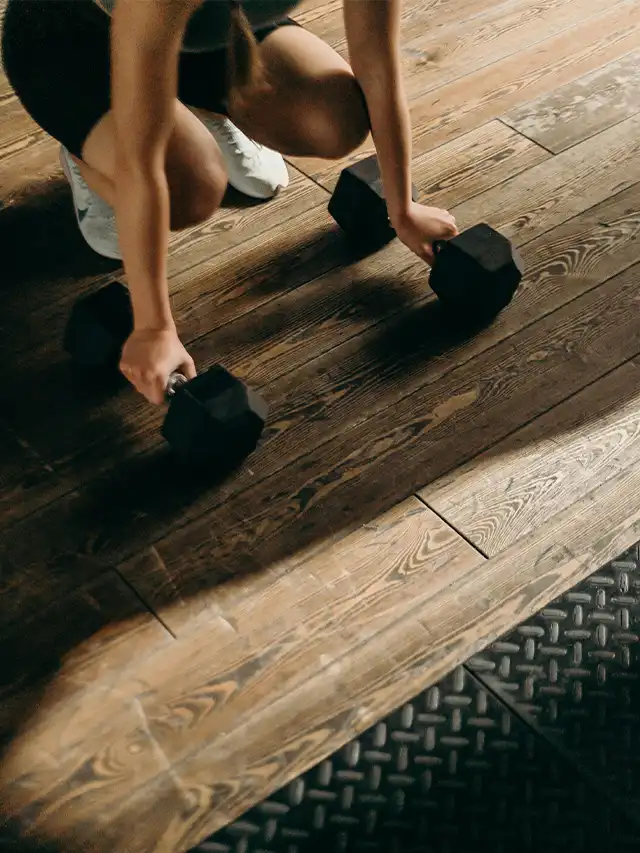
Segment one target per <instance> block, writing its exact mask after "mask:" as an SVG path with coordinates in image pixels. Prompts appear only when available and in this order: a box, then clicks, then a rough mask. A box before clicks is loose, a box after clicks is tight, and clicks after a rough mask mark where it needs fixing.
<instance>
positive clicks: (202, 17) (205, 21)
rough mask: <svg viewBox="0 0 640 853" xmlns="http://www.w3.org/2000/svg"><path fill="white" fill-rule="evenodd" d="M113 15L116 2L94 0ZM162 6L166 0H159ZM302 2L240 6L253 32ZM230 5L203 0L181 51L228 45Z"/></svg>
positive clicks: (247, 0) (254, 0) (252, 0)
mask: <svg viewBox="0 0 640 853" xmlns="http://www.w3.org/2000/svg"><path fill="white" fill-rule="evenodd" d="M145 1H146V0H145ZM92 2H95V3H97V4H98V5H99V6H101V7H102V8H103V9H104V10H105V11H106V12H107V13H109V14H111V12H113V9H114V7H115V5H116V2H117V0H92ZM157 2H159V3H162V2H163V0H157ZM299 2H300V0H241V3H240V5H241V6H242V9H243V11H244V13H245V15H246V16H247V18H248V19H249V23H250V24H251V26H252V27H253V28H254V29H258V28H260V27H264V26H270V25H272V24H277V23H278V21H281V20H282V19H283V18H286V17H287V15H289V14H290V13H291V11H292V10H293V9H294V8H295V7H296V6H297V5H298V3H299ZM230 12H231V3H230V2H229V0H204V2H203V3H202V5H201V6H199V7H198V9H196V11H195V12H194V13H193V15H192V16H191V19H190V21H189V24H188V25H187V29H186V32H185V35H184V39H183V43H182V49H183V50H184V51H186V52H188V53H197V52H199V51H206V50H214V49H215V48H219V47H224V46H225V45H226V44H227V40H228V34H229V22H230Z"/></svg>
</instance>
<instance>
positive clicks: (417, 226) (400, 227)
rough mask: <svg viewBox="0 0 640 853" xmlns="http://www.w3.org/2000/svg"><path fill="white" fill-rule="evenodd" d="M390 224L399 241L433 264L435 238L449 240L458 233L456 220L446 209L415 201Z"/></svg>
mask: <svg viewBox="0 0 640 853" xmlns="http://www.w3.org/2000/svg"><path fill="white" fill-rule="evenodd" d="M391 224H392V226H393V228H394V229H395V232H396V234H397V235H398V238H399V239H400V240H401V242H403V243H404V244H405V246H408V247H409V249H411V251H412V252H414V253H415V254H416V255H418V257H419V258H422V259H423V260H424V261H426V262H427V263H428V264H429V265H433V262H434V259H435V256H434V251H433V244H434V243H435V242H436V240H449V239H451V237H455V236H456V234H457V233H458V228H457V225H456V221H455V219H454V218H453V216H452V215H451V214H450V213H449V212H448V211H446V210H442V209H441V208H439V207H425V206H424V205H422V204H417V203H416V202H412V204H411V207H410V208H409V210H408V211H407V212H406V213H404V214H403V215H402V216H400V217H398V218H397V219H396V220H395V221H393V220H392V222H391Z"/></svg>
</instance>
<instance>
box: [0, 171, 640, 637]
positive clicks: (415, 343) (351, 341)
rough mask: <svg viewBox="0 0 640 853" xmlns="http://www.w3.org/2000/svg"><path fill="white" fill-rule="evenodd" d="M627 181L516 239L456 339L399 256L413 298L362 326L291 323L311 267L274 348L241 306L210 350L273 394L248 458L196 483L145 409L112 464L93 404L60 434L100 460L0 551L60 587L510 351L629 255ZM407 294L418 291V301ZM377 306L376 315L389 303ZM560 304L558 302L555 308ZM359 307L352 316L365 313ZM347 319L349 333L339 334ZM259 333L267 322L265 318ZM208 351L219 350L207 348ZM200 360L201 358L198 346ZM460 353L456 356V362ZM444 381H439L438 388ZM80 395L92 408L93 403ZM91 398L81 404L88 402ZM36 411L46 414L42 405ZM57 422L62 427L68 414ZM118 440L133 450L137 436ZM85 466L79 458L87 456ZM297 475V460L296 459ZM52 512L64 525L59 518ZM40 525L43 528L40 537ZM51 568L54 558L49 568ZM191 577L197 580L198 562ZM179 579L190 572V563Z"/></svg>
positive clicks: (176, 596) (633, 240)
mask: <svg viewBox="0 0 640 853" xmlns="http://www.w3.org/2000/svg"><path fill="white" fill-rule="evenodd" d="M639 192H640V187H634V188H632V189H630V190H628V191H626V192H624V193H621V194H620V195H619V196H618V197H616V198H615V199H612V200H611V201H609V202H607V203H605V204H603V205H599V206H597V207H595V208H593V209H592V210H590V211H588V212H586V213H584V214H581V215H580V216H579V217H577V218H576V219H575V220H574V221H572V222H569V223H567V224H566V225H564V226H562V228H558V229H555V230H554V232H553V233H552V234H548V235H545V236H544V237H541V238H538V239H537V240H535V241H533V242H531V243H529V244H528V245H527V246H526V247H524V249H523V253H524V259H525V263H526V268H527V275H526V277H525V280H524V281H523V283H522V287H521V290H520V291H519V293H518V295H517V298H516V300H515V301H514V303H513V306H512V308H511V309H510V310H509V311H506V312H504V313H503V315H502V316H501V317H500V318H499V319H498V320H497V321H496V323H495V324H494V325H493V326H491V327H490V328H488V329H486V330H485V331H483V332H482V333H481V334H479V335H477V336H475V337H473V338H472V339H470V340H467V341H463V342H461V341H460V340H459V339H456V336H455V334H454V333H452V332H450V331H448V329H447V327H446V326H445V327H443V326H442V324H440V323H439V322H438V315H437V314H435V315H433V314H432V313H431V309H432V307H433V306H432V305H431V302H432V299H431V297H430V296H429V295H428V294H425V293H424V290H423V282H422V278H421V276H422V273H419V272H414V275H413V276H409V275H408V274H406V278H405V277H404V275H405V274H403V275H401V274H400V273H401V270H402V268H401V267H400V265H399V264H396V266H395V267H394V269H395V270H397V272H398V275H397V278H398V280H399V281H400V284H401V285H402V283H403V282H406V284H407V286H408V287H409V286H410V287H411V288H412V289H414V291H415V299H416V304H415V306H414V307H413V308H412V307H410V306H408V307H407V308H406V309H405V310H404V311H401V312H399V313H397V314H395V315H393V316H390V317H384V318H383V319H381V321H380V323H378V325H373V326H371V328H370V329H369V330H368V331H365V329H363V328H362V327H360V328H359V329H358V328H356V329H355V330H353V329H350V327H349V324H348V322H346V321H348V320H349V315H347V316H346V318H344V317H343V314H342V313H341V310H340V309H339V306H335V304H334V308H333V309H332V310H335V311H336V315H335V317H336V319H335V321H332V320H331V316H332V314H331V313H330V312H329V313H328V314H324V315H321V316H324V319H323V320H321V319H320V317H319V315H318V313H317V310H318V309H317V308H315V307H314V309H313V313H312V314H310V321H309V323H308V324H306V323H304V322H303V317H304V313H305V306H306V310H309V306H315V305H317V304H319V305H322V304H324V300H325V299H326V298H327V288H326V286H325V285H324V280H323V279H319V280H318V281H317V282H315V283H310V284H308V285H306V286H305V287H304V288H301V289H300V291H299V292H298V293H297V297H296V302H294V303H288V302H283V303H282V304H281V305H280V306H279V309H278V311H277V312H275V316H283V317H285V318H286V320H287V324H288V326H287V328H290V329H291V337H290V338H288V337H285V338H283V339H280V341H279V342H278V343H277V346H278V347H279V348H280V353H278V352H276V353H275V354H273V355H272V356H270V357H269V358H265V357H264V353H266V352H269V351H271V350H273V348H274V346H275V345H274V344H269V342H268V339H267V340H265V338H264V335H263V334H262V331H263V329H264V324H265V320H264V319H263V318H260V320H259V322H258V324H257V325H256V326H254V325H253V324H252V320H251V315H250V314H249V315H246V319H245V320H244V321H242V322H238V323H237V324H231V325H230V326H229V327H228V329H229V333H228V335H224V336H223V337H222V338H221V340H222V341H226V343H225V344H224V347H223V345H222V344H221V350H222V353H223V354H224V353H225V352H226V353H228V354H229V357H228V361H229V362H230V365H231V367H232V369H234V370H237V371H238V372H239V373H240V375H247V376H248V377H249V378H250V379H251V381H252V382H254V383H255V384H257V385H258V386H260V387H261V388H262V389H263V391H264V392H265V393H266V394H267V396H268V398H269V400H270V402H271V404H272V407H273V408H272V416H271V420H270V424H269V427H268V430H267V434H266V437H265V441H264V444H263V447H262V449H261V452H260V456H259V457H255V458H251V459H250V460H247V464H246V465H245V466H244V467H243V469H242V470H241V471H240V472H239V473H238V475H237V477H236V478H235V479H234V480H233V481H231V482H228V483H227V484H226V488H225V489H222V490H221V489H219V488H218V489H216V488H214V487H210V488H205V487H204V486H203V485H202V484H198V483H195V484H194V483H191V482H189V480H188V479H187V480H185V479H183V478H181V477H180V476H179V475H178V473H177V472H176V471H175V470H174V469H173V468H172V467H171V466H170V465H169V464H168V460H167V458H166V455H165V454H164V453H161V452H160V451H159V448H158V447H157V442H158V438H157V435H155V434H152V433H151V432H150V429H149V427H147V429H148V430H149V431H148V432H145V424H144V421H138V420H132V421H128V423H129V429H130V430H131V431H132V439H131V440H132V443H135V444H137V443H138V442H140V443H142V442H143V441H144V440H145V439H148V440H149V441H151V440H153V439H154V438H155V440H156V445H155V449H154V450H152V452H151V453H150V454H143V455H142V456H140V457H139V459H138V460H137V461H134V460H131V461H129V462H124V461H121V462H120V463H119V464H118V465H115V464H112V463H113V459H114V458H115V456H116V453H117V448H118V447H119V444H118V435H117V428H118V427H117V424H116V423H114V422H113V420H111V421H109V419H108V408H104V409H103V414H102V415H101V417H100V418H96V420H95V422H94V427H93V428H94V430H95V435H98V434H99V433H100V432H101V433H102V442H101V443H97V444H96V443H95V442H96V439H93V441H94V447H95V449H94V450H93V451H92V450H91V447H89V449H83V450H81V445H82V442H81V441H80V439H79V438H77V439H76V440H75V441H72V442H70V445H69V446H70V450H69V452H70V453H71V452H75V453H76V454H80V453H81V452H84V453H86V458H87V460H89V459H90V457H91V455H93V456H94V458H95V463H91V464H94V465H95V466H96V467H97V466H98V465H99V464H101V463H102V464H103V465H104V464H105V462H106V463H108V465H109V468H108V471H107V472H106V473H105V475H104V476H102V477H100V478H99V479H97V480H96V481H95V482H94V483H93V484H92V485H91V486H90V487H88V486H87V487H85V489H84V490H83V491H82V492H77V493H73V494H72V495H70V496H69V497H68V498H66V499H65V500H64V501H62V502H58V503H57V504H56V505H54V506H52V507H50V508H49V509H48V510H47V511H44V512H42V513H40V514H38V515H37V516H36V517H35V518H34V523H32V524H30V525H28V526H27V527H25V526H23V525H18V526H17V528H16V530H15V532H13V533H12V535H11V536H10V537H7V538H5V540H4V543H3V544H0V548H1V549H2V550H1V551H0V554H2V555H3V558H4V560H6V561H11V562H13V563H15V564H16V566H23V567H24V570H25V571H26V570H27V569H29V570H30V571H32V572H33V573H34V577H39V579H40V580H39V585H38V586H36V589H40V590H41V591H42V592H44V593H46V590H47V589H48V588H49V587H50V586H51V585H52V584H53V583H54V582H55V584H56V587H55V588H56V589H59V588H60V587H59V586H57V585H58V584H67V585H68V586H71V588H72V587H73V585H74V583H75V577H76V573H77V572H78V571H82V573H83V577H88V576H90V575H87V573H90V572H98V571H102V570H103V569H104V568H105V567H109V566H111V565H112V564H113V562H114V561H117V560H120V559H122V558H125V557H128V556H130V555H131V554H132V553H135V552H136V551H137V550H139V549H141V548H143V547H144V546H145V544H147V543H149V542H154V541H156V540H157V539H159V538H161V537H162V536H164V535H166V534H167V532H168V531H169V530H170V529H171V528H172V527H173V526H174V525H180V524H184V523H185V522H186V521H188V520H189V519H193V518H195V517H197V516H198V515H199V514H201V513H205V512H207V511H209V510H211V509H212V508H213V507H215V506H217V505H219V504H220V503H224V502H225V501H226V500H227V498H228V496H229V495H230V494H231V493H236V494H240V493H242V492H243V491H245V490H247V489H249V488H251V487H253V486H254V484H255V483H256V482H257V481H258V480H264V479H265V478H267V477H272V476H273V475H274V474H275V473H276V472H277V471H279V470H280V469H282V467H283V466H285V467H286V466H287V465H289V466H291V465H293V464H294V462H295V460H296V459H297V458H299V457H300V455H301V454H305V453H307V452H308V451H309V450H310V449H312V447H313V442H314V441H319V442H324V441H327V440H329V439H332V438H335V437H336V436H337V435H338V434H339V433H340V432H341V431H344V430H346V429H348V428H349V427H350V426H352V425H354V424H357V423H358V422H360V421H362V420H363V419H364V418H367V417H368V418H371V419H373V423H375V417H376V416H377V413H379V412H381V411H383V410H384V409H385V407H388V406H394V405H395V404H396V403H397V402H398V401H399V400H401V399H402V397H403V396H405V395H409V394H411V393H413V392H414V391H416V390H417V389H418V388H420V387H421V386H424V384H425V383H433V384H434V386H437V383H440V382H441V381H443V377H445V376H446V374H447V373H448V372H450V371H451V370H453V369H457V370H458V373H459V374H460V373H461V372H462V371H463V370H467V371H468V374H467V375H471V376H473V375H474V366H473V362H472V360H473V359H475V358H478V357H480V356H481V355H482V353H485V354H486V353H487V352H488V351H489V350H490V349H491V348H492V347H495V346H496V345H497V344H500V342H503V343H502V346H503V349H502V352H503V353H504V352H507V353H509V352H511V351H512V350H511V346H510V345H509V344H508V343H507V340H506V339H508V338H509V336H511V335H513V334H514V333H515V332H517V331H518V330H519V329H522V328H523V327H524V326H527V325H529V324H531V323H533V322H534V321H536V320H537V319H539V318H540V317H541V316H542V315H545V314H548V313H549V312H551V311H553V310H554V309H557V308H558V307H560V306H562V305H565V304H567V303H571V301H572V300H574V299H575V298H576V297H579V296H580V295H581V294H585V293H587V292H588V291H590V290H591V289H592V288H594V287H596V286H597V285H598V284H599V283H600V282H602V281H603V280H605V279H607V278H610V277H611V276H613V275H615V274H616V273H619V272H620V271H622V270H624V269H626V268H627V267H628V266H629V265H630V264H632V263H633V261H635V260H637V239H638V235H640V195H639ZM398 251H399V249H398ZM368 277H369V276H368V275H367V269H366V268H364V269H363V278H362V282H363V283H362V285H361V286H360V288H359V291H357V292H358V293H359V299H360V300H361V299H362V298H363V294H366V292H367V290H366V289H365V288H366V282H367V280H368ZM395 280H396V277H395V276H394V277H392V278H390V281H395ZM339 281H340V279H338V282H339ZM356 282H357V280H356ZM351 286H352V287H353V286H354V285H353V284H352V285H351ZM382 286H383V288H386V286H388V285H387V284H386V283H382ZM373 293H374V294H375V290H374V291H373ZM347 295H349V294H347ZM419 299H422V302H418V301H417V300H419ZM298 300H299V301H298ZM374 304H375V303H374ZM383 304H384V305H385V309H384V313H385V314H386V313H387V312H388V303H383ZM329 307H331V306H329ZM572 310H574V309H570V308H568V309H567V310H566V312H565V315H568V314H569V313H570V311H572ZM361 316H362V318H363V322H364V321H365V320H366V317H367V315H366V313H363V314H362V315H361ZM430 318H431V319H430ZM627 319H629V318H627ZM552 325H553V324H552V323H551V324H550V327H552ZM298 329H299V334H297V330H298ZM321 329H324V331H322V332H321ZM358 331H359V332H360V335H359V336H352V335H351V334H350V332H358ZM267 332H268V333H271V332H270V330H269V327H268V326H267ZM316 335H319V336H320V338H319V341H320V343H319V345H316V346H315V347H314V344H313V339H314V336H316ZM324 335H326V337H323V336H324ZM340 339H342V341H343V343H342V344H340V345H339V346H336V347H335V348H334V349H333V350H332V353H331V354H330V355H327V356H325V358H324V359H319V360H316V361H315V362H312V363H311V364H309V366H308V367H306V368H305V367H304V365H305V359H308V357H309V355H310V349H309V348H311V347H314V350H313V351H314V352H315V353H316V355H318V354H319V353H321V352H322V351H323V349H325V348H328V347H329V346H330V342H331V341H332V340H333V342H334V343H336V344H337V342H338V341H339V340H340ZM215 354H216V355H218V354H219V352H218V351H217V350H216V353H215ZM195 355H196V356H197V357H198V358H199V360H200V361H202V362H203V363H204V364H206V358H207V353H206V352H205V350H204V344H203V349H202V350H201V351H200V353H198V352H195ZM276 355H278V356H279V357H280V356H281V358H282V362H276V365H275V366H277V364H278V363H281V364H282V371H281V372H284V370H285V367H286V365H287V363H288V365H289V367H293V368H294V372H291V373H286V375H282V378H281V379H279V380H276V379H273V380H272V379H271V373H272V371H273V372H274V373H277V371H276V370H275V366H270V364H269V362H270V360H271V359H272V358H273V359H275V358H276ZM485 357H486V356H485ZM208 358H209V359H211V354H210V353H209V355H208ZM225 360H227V359H225ZM499 363H500V362H499V361H498V362H497V364H499ZM465 364H467V365H468V367H467V368H464V365H465ZM61 384H62V383H61ZM448 387H450V386H445V394H446V393H447V391H446V389H447V388H448ZM34 388H38V393H43V392H42V391H41V386H40V385H36V384H35V383H34ZM130 400H131V405H132V409H131V412H132V414H131V415H130V416H131V417H134V418H138V417H140V411H138V409H137V408H136V406H139V404H137V402H136V401H135V396H134V394H133V392H131V395H130ZM90 402H91V401H90ZM92 405H93V406H96V411H99V410H98V408H97V406H98V403H97V402H96V403H92ZM90 408H91V407H90V406H87V409H88V411H89V410H90ZM140 409H141V412H142V413H148V414H147V416H148V417H155V418H158V413H156V412H155V411H154V412H150V410H149V408H148V407H147V408H145V407H140ZM42 410H46V411H48V412H50V411H51V407H49V408H46V409H45V408H43V409H42ZM50 416H51V415H50ZM87 417H89V415H88V414H87ZM152 422H153V421H151V423H152ZM49 423H51V422H49ZM125 424H127V421H125ZM136 424H139V426H136ZM74 428H75V429H76V430H78V433H76V435H78V434H79V431H80V430H81V429H82V422H76V423H75V425H74ZM66 429H67V430H69V429H70V427H69V424H68V421H67V422H66ZM63 430H64V424H61V426H60V427H56V428H50V429H49V430H48V431H49V432H51V433H52V437H51V438H50V440H51V441H53V440H55V441H56V442H58V441H62V440H64V434H63ZM54 434H55V438H54ZM114 434H115V437H114ZM89 437H90V436H89V435H88V434H87V438H85V439H84V440H85V441H88V439H89ZM152 446H153V445H152ZM128 449H129V450H130V452H134V451H135V450H136V447H135V446H134V447H129V448H128ZM471 455H473V454H471ZM74 464H78V462H77V461H76V463H74ZM297 464H298V463H296V465H297ZM305 464H306V463H305ZM87 465H88V466H89V465H90V462H89V461H87ZM303 473H304V467H302V468H301V474H303ZM438 473H442V472H441V471H440V472H438ZM426 482H427V478H425V480H424V481H423V482H419V483H417V484H416V488H419V487H421V486H423V485H425V483H426ZM285 488H286V486H285ZM63 518H64V525H62V524H61V519H63ZM51 531H55V534H53V535H52V532H51ZM189 547H190V546H187V551H188V550H189ZM259 550H260V549H258V551H256V553H255V554H254V555H244V556H243V557H242V559H245V560H246V564H247V566H248V567H251V566H253V567H256V568H258V569H259V568H260V567H261V565H262V563H261V561H260V557H259ZM78 555H81V562H80V564H79V566H77V565H76V563H77V561H78V559H79V557H78ZM52 562H53V563H54V564H55V565H58V566H60V567H61V570H60V571H58V572H56V573H55V575H53V576H52V575H51V572H49V571H47V570H46V567H47V566H48V565H50V564H51V563H52ZM149 565H150V566H151V567H153V566H156V565H157V566H159V567H160V568H159V569H158V572H159V575H160V576H159V577H156V576H155V571H156V570H155V569H154V574H153V577H152V576H150V577H149V578H139V577H137V576H136V577H135V578H132V580H133V582H134V584H137V585H138V588H139V590H140V591H141V592H142V594H143V595H147V593H148V592H149V594H150V595H151V596H152V599H153V600H154V601H155V602H156V603H163V602H169V603H172V602H173V603H175V602H179V601H181V600H182V597H183V595H185V597H186V593H184V591H181V589H180V584H178V587H175V585H174V582H173V580H172V576H171V573H168V572H166V571H165V570H164V569H163V568H162V567H163V565H164V564H163V563H162V561H159V563H156V561H155V560H150V562H149ZM43 567H44V569H43ZM62 567H67V568H66V570H62ZM16 577H17V578H18V577H19V574H18V575H16ZM203 578H204V586H205V587H206V586H207V583H208V581H207V578H208V572H205V573H204V575H203ZM16 582H17V583H18V581H16ZM190 583H194V584H195V583H196V581H195V574H194V578H193V579H192V581H191V582H190ZM18 585H19V584H18ZM148 588H149V589H148ZM20 589H22V590H24V589H25V587H24V586H23V587H20ZM32 606H35V601H33V600H31V601H30V600H29V598H25V599H19V600H17V601H16V604H15V613H16V615H17V616H19V613H20V612H21V608H22V607H32ZM193 616H194V614H193V613H191V614H190V615H188V613H187V614H185V620H184V621H182V620H180V625H184V624H186V622H187V621H188V619H190V618H193ZM174 627H176V628H177V627H178V621H176V622H174Z"/></svg>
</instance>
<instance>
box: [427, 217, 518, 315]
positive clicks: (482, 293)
mask: <svg viewBox="0 0 640 853" xmlns="http://www.w3.org/2000/svg"><path fill="white" fill-rule="evenodd" d="M434 250H435V262H434V264H433V267H432V269H431V273H430V276H429V285H430V287H431V289H432V290H433V291H434V293H435V294H436V295H437V296H438V298H439V299H440V301H441V302H442V304H443V306H444V307H446V308H447V309H450V310H451V311H453V312H454V313H455V314H456V315H458V316H461V317H462V316H466V317H468V318H470V319H473V318H476V319H478V320H484V319H489V318H492V317H495V316H496V315H497V314H499V313H500V311H502V310H503V308H505V307H506V306H507V305H508V304H509V302H511V299H512V298H513V295H514V294H515V292H516V290H517V288H518V285H519V284H520V281H521V280H522V275H523V271H524V264H523V262H522V258H521V257H520V255H519V253H518V252H517V250H516V249H515V248H514V247H513V246H512V245H511V243H510V241H509V240H508V239H507V238H506V237H505V236H504V235H503V234H500V233H499V232H498V231H496V230H495V229H493V228H491V226H490V225H487V224H486V223H479V224H478V225H474V226H473V227H471V228H469V229H467V230H466V231H463V232H461V233H460V234H458V235H456V236H455V237H453V238H452V239H450V240H446V241H438V242H437V243H436V244H435V246H434Z"/></svg>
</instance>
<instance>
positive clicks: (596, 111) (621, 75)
mask: <svg viewBox="0 0 640 853" xmlns="http://www.w3.org/2000/svg"><path fill="white" fill-rule="evenodd" d="M637 112H640V50H635V51H632V52H631V53H629V54H627V55H626V56H623V57H622V58H621V59H619V60H617V61H616V62H610V63H608V64H607V65H605V66H604V67H603V68H598V69H596V70H595V71H592V72H591V74H585V76H584V77H580V78H579V79H578V80H574V81H572V82H571V83H569V84H567V85H566V86H561V87H560V88H559V89H557V90H556V91H555V92H551V93H550V94H549V95H544V96H543V97H541V98H536V100H534V101H531V102H530V103H528V104H522V105H520V106H519V107H517V108H516V109H513V110H510V111H509V112H508V113H506V114H505V115H503V116H501V117H500V118H501V120H502V121H503V122H505V124H508V125H509V126H510V127H513V128H514V129H515V130H518V131H519V132H520V133H523V134H524V135H525V136H527V137H528V138H529V139H533V140H534V141H535V142H537V143H538V144H539V145H543V146H544V147H545V148H546V149H547V150H548V151H552V152H553V153H554V154H558V153H560V152H561V151H565V150H566V149H567V148H570V147H571V146H572V145H576V144H578V143H579V142H583V141H584V140H585V139H588V138H589V137H590V136H594V135H595V134H596V133H599V132H600V131H602V130H606V129H607V128H608V127H611V126H612V125H614V124H617V123H618V122H620V121H624V119H626V118H629V116H631V115H634V114H635V113H637Z"/></svg>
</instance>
